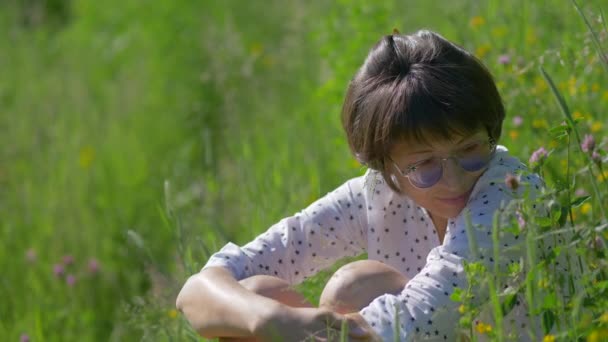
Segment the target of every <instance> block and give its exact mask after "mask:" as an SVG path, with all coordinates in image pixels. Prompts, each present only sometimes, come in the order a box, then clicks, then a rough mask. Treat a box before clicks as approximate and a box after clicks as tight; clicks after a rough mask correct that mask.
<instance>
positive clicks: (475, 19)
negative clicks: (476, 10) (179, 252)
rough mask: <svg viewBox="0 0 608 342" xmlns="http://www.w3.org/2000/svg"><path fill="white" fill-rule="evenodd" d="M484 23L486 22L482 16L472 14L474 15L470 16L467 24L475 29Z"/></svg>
mask: <svg viewBox="0 0 608 342" xmlns="http://www.w3.org/2000/svg"><path fill="white" fill-rule="evenodd" d="M485 23H486V20H485V19H484V18H483V17H481V16H479V15H477V16H474V17H473V18H471V20H470V21H469V25H470V26H471V27H472V28H474V29H476V28H478V27H480V26H482V25H483V24H485Z"/></svg>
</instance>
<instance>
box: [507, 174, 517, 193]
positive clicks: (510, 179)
mask: <svg viewBox="0 0 608 342" xmlns="http://www.w3.org/2000/svg"><path fill="white" fill-rule="evenodd" d="M505 184H506V185H507V188H509V189H511V190H517V188H519V177H517V176H514V175H512V174H510V173H507V176H506V177H505Z"/></svg>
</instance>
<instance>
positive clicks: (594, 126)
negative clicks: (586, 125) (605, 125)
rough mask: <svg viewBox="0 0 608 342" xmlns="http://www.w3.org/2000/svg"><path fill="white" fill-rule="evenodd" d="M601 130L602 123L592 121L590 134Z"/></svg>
mask: <svg viewBox="0 0 608 342" xmlns="http://www.w3.org/2000/svg"><path fill="white" fill-rule="evenodd" d="M601 129H602V123H601V122H600V121H594V122H593V123H592V124H591V132H593V133H597V132H599V131H600V130H601Z"/></svg>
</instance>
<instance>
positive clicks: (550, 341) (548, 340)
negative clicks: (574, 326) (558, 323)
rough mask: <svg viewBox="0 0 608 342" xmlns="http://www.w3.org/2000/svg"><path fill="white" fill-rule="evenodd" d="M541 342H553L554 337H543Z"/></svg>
mask: <svg viewBox="0 0 608 342" xmlns="http://www.w3.org/2000/svg"><path fill="white" fill-rule="evenodd" d="M543 342H555V336H553V335H545V337H543Z"/></svg>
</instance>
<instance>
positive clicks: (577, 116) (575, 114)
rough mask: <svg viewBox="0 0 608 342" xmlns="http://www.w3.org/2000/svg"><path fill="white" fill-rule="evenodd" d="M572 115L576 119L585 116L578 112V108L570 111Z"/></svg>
mask: <svg viewBox="0 0 608 342" xmlns="http://www.w3.org/2000/svg"><path fill="white" fill-rule="evenodd" d="M572 117H573V118H574V119H575V120H576V119H583V118H585V116H584V115H583V114H582V113H581V112H579V111H578V110H575V111H574V113H572Z"/></svg>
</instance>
